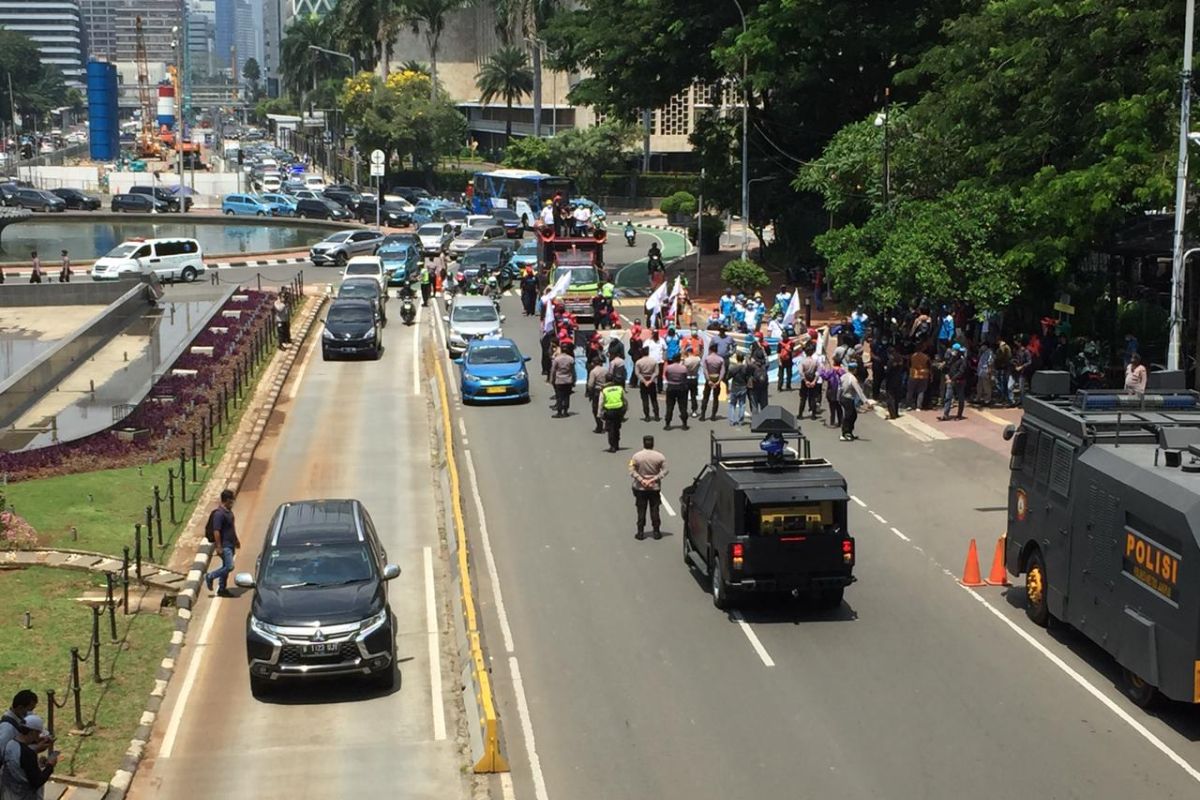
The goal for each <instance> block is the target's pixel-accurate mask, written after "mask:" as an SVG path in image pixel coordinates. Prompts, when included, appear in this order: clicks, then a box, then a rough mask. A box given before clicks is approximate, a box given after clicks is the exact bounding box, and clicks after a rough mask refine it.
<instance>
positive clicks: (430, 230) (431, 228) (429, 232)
mask: <svg viewBox="0 0 1200 800" xmlns="http://www.w3.org/2000/svg"><path fill="white" fill-rule="evenodd" d="M417 235H418V236H441V235H442V226H441V225H422V226H421V227H420V229H418V230H417Z"/></svg>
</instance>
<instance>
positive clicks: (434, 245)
mask: <svg viewBox="0 0 1200 800" xmlns="http://www.w3.org/2000/svg"><path fill="white" fill-rule="evenodd" d="M417 238H418V239H420V240H421V255H424V256H440V255H443V254H444V253H445V252H446V249H447V248H448V247H450V241H451V240H452V239H453V238H454V234H453V232H452V231H451V229H450V225H449V224H448V223H445V222H433V223H429V224H427V225H422V226H421V227H419V228H417Z"/></svg>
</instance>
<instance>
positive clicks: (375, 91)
mask: <svg viewBox="0 0 1200 800" xmlns="http://www.w3.org/2000/svg"><path fill="white" fill-rule="evenodd" d="M430 84H431V79H430V77H429V76H428V75H426V74H424V73H420V72H410V71H398V72H393V73H391V74H390V75H388V77H387V79H386V80H381V79H380V78H379V77H378V76H377V75H375V74H373V73H370V72H360V73H359V74H357V75H355V76H354V77H353V78H348V79H346V82H345V87H344V89H343V91H342V96H341V103H342V107H343V108H344V109H345V114H346V120H347V122H349V123H350V125H352V126H353V127H354V129H355V132H356V142H357V145H358V149H359V150H360V151H361V152H369V151H371V150H374V149H376V148H378V149H380V150H383V151H384V152H385V153H388V154H389V156H394V157H396V158H399V159H404V158H412V160H413V163H414V164H416V165H417V166H418V167H420V168H426V169H432V168H433V165H434V164H435V163H436V162H437V160H438V158H440V157H442V156H444V155H446V154H447V153H452V152H455V151H456V150H457V149H459V148H460V147H461V146H462V143H463V141H465V139H466V135H467V122H466V119H465V118H464V117H463V115H462V114H461V113H459V111H458V110H457V109H456V108H455V107H454V105H453V104H452V103H451V102H450V101H449V100H447V99H446V98H445V96H444V95H443V94H442V93H441V92H440V91H438V90H436V89H433V90H432V91H431V87H430Z"/></svg>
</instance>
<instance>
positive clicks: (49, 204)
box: [11, 189, 67, 211]
mask: <svg viewBox="0 0 1200 800" xmlns="http://www.w3.org/2000/svg"><path fill="white" fill-rule="evenodd" d="M11 205H14V206H17V207H18V208H28V209H29V210H30V211H66V210H67V201H66V200H63V199H62V198H61V197H59V196H58V195H54V194H51V193H50V192H46V191H43V190H41V189H17V194H16V198H15V200H14V201H13V203H11Z"/></svg>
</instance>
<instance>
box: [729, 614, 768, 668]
mask: <svg viewBox="0 0 1200 800" xmlns="http://www.w3.org/2000/svg"><path fill="white" fill-rule="evenodd" d="M731 616H732V617H733V618H734V620H735V621H736V622H737V624H738V627H739V628H741V629H742V633H744V634H746V638H747V639H749V640H750V646H751V647H753V648H754V652H755V653H757V654H758V657H759V658H760V659H761V660H762V662H763V665H764V666H767V667H773V666H775V659H773V658H771V654H770V653H768V652H767V648H765V647H763V643H762V642H761V641H759V639H758V634H756V633H755V632H754V629H753V628H751V627H750V624H749V623H748V622H746V618H745V617H743V616H742V612H740V611H733V612H732V613H731Z"/></svg>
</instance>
